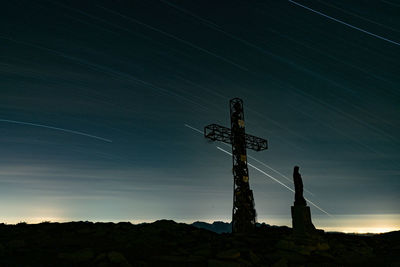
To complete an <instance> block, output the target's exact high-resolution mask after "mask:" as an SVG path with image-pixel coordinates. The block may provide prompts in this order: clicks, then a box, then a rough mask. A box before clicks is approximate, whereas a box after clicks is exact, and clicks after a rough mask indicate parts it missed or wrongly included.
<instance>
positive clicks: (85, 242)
mask: <svg viewBox="0 0 400 267" xmlns="http://www.w3.org/2000/svg"><path fill="white" fill-rule="evenodd" d="M399 258H400V231H397V232H391V233H387V234H380V235H371V236H360V235H346V234H340V233H325V234H323V235H322V236H321V237H320V238H317V239H315V240H314V241H310V242H305V241H304V242H303V243H296V242H294V240H293V238H292V236H291V229H290V228H287V227H269V226H265V225H261V226H259V227H258V229H257V232H256V233H255V234H254V235H252V236H240V235H231V234H227V233H222V234H218V233H215V232H211V231H208V230H205V229H200V228H197V227H194V226H191V225H187V224H178V223H175V222H173V221H166V220H162V221H157V222H154V223H150V224H140V225H132V224H130V223H118V224H114V223H90V222H73V223H41V224H33V225H30V224H24V223H21V224H18V225H4V224H0V266H400V259H399Z"/></svg>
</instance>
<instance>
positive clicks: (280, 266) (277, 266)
mask: <svg viewBox="0 0 400 267" xmlns="http://www.w3.org/2000/svg"><path fill="white" fill-rule="evenodd" d="M287 266H288V260H287V259H285V258H281V259H280V260H278V261H277V262H275V263H274V264H272V266H271V267H287Z"/></svg>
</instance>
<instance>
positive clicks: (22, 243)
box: [8, 239, 25, 249]
mask: <svg viewBox="0 0 400 267" xmlns="http://www.w3.org/2000/svg"><path fill="white" fill-rule="evenodd" d="M8 246H9V247H10V248H11V249H19V248H22V247H24V246H25V241H24V240H19V239H16V240H11V241H10V242H9V243H8Z"/></svg>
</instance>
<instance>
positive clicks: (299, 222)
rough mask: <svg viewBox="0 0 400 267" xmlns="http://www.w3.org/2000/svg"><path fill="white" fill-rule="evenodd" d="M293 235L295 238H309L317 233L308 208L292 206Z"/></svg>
mask: <svg viewBox="0 0 400 267" xmlns="http://www.w3.org/2000/svg"><path fill="white" fill-rule="evenodd" d="M292 226H293V234H294V236H296V237H309V236H311V235H314V234H316V233H317V230H316V229H315V227H314V225H313V223H312V221H311V211H310V207H308V206H302V205H294V206H292Z"/></svg>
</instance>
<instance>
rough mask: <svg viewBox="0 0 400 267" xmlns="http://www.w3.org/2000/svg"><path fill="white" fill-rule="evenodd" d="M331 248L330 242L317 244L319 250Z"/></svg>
mask: <svg viewBox="0 0 400 267" xmlns="http://www.w3.org/2000/svg"><path fill="white" fill-rule="evenodd" d="M329 249H330V247H329V244H328V243H318V244H317V250H322V251H324V250H329Z"/></svg>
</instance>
